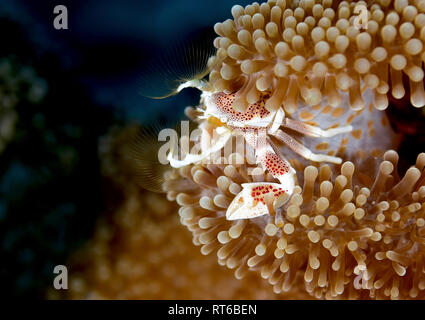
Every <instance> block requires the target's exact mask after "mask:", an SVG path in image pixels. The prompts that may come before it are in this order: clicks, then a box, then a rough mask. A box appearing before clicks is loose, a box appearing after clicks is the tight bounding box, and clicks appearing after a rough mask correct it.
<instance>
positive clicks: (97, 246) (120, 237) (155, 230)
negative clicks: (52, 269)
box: [48, 190, 308, 300]
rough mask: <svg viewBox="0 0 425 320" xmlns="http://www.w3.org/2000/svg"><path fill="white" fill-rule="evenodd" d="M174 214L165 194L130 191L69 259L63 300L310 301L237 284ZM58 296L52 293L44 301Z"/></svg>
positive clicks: (257, 281)
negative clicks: (68, 275) (83, 245)
mask: <svg viewBox="0 0 425 320" xmlns="http://www.w3.org/2000/svg"><path fill="white" fill-rule="evenodd" d="M175 212H176V209H175V204H172V203H170V202H169V201H167V199H166V198H165V196H164V195H159V194H154V193H151V192H143V193H140V191H138V190H133V191H132V192H128V193H127V199H126V201H125V203H123V205H122V206H121V207H120V208H119V209H118V210H117V211H116V212H114V213H113V214H112V216H110V217H103V218H101V219H100V221H99V222H98V224H97V227H96V230H95V233H94V235H93V237H92V239H91V240H90V241H89V242H88V243H87V244H86V246H85V247H84V248H82V249H81V250H80V251H79V252H77V253H75V254H74V255H73V257H72V258H71V259H70V261H69V265H70V272H69V274H70V279H69V290H67V292H66V293H65V295H64V296H63V297H62V298H67V299H90V300H92V299H278V298H279V299H282V298H284V299H285V298H286V299H288V298H289V299H306V298H307V299H308V294H307V293H306V292H305V290H304V288H303V287H302V285H299V286H298V287H297V288H295V290H293V291H292V292H291V293H289V294H286V295H276V294H274V293H273V292H272V291H271V290H269V288H268V285H267V283H265V280H263V279H261V278H260V277H259V276H258V274H255V273H251V274H250V275H248V276H247V278H246V279H244V280H245V281H239V280H237V279H235V278H234V277H233V275H232V272H231V271H230V270H226V268H223V267H220V266H219V265H218V264H217V262H216V259H215V258H214V257H213V256H203V255H202V254H201V253H200V252H199V250H198V248H197V247H195V246H194V245H193V244H192V242H191V241H190V238H191V237H190V233H189V232H188V231H187V230H186V229H185V228H184V227H183V226H182V225H181V224H180V222H179V217H178V215H176V214H175ZM300 280H301V279H300ZM300 284H301V281H300ZM57 294H58V291H56V290H51V291H50V292H49V295H48V298H51V299H54V298H59V296H57Z"/></svg>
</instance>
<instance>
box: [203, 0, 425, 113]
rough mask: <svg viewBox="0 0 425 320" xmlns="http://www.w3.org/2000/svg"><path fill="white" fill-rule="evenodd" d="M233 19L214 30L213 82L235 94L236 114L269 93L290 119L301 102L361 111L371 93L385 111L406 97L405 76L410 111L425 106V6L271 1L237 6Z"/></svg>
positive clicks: (399, 1) (384, 0)
mask: <svg viewBox="0 0 425 320" xmlns="http://www.w3.org/2000/svg"><path fill="white" fill-rule="evenodd" d="M232 15H233V19H228V20H226V21H224V22H223V23H217V24H216V25H215V27H214V29H215V31H216V33H217V34H218V35H219V37H217V38H216V39H215V41H214V45H215V47H216V48H217V53H216V56H215V57H214V58H212V59H211V60H210V66H212V68H213V70H212V71H211V73H210V82H211V84H212V85H213V87H214V88H215V90H217V91H228V92H235V91H237V96H238V97H237V99H236V101H235V103H234V104H233V106H234V107H235V108H236V109H237V110H244V109H245V108H246V107H247V105H248V104H252V103H255V102H256V101H257V100H258V97H259V94H260V92H264V91H267V90H270V91H272V97H271V99H270V100H269V101H268V103H267V105H266V106H267V108H268V109H269V110H275V109H277V108H279V107H280V106H281V105H282V104H283V106H284V108H285V112H287V113H289V114H291V113H293V112H294V111H295V110H297V108H298V104H299V99H298V98H300V99H301V101H303V103H305V104H307V105H309V106H315V105H317V104H319V103H320V102H321V100H322V99H323V98H326V99H327V101H328V103H329V104H330V105H331V106H334V107H336V106H338V105H340V104H341V102H342V101H344V100H345V99H346V98H345V97H344V96H341V94H342V93H346V94H348V99H347V104H349V105H350V106H351V108H353V109H355V110H359V109H361V108H363V107H364V106H365V100H366V99H367V98H366V97H365V96H364V92H365V90H366V89H369V90H370V91H371V92H373V95H374V97H373V102H374V105H375V107H376V108H378V109H380V110H382V109H384V108H386V107H387V106H388V98H387V96H386V94H387V92H388V91H391V93H392V95H393V96H394V97H395V98H397V99H400V98H401V97H403V96H404V95H405V92H406V90H405V87H404V84H403V80H402V77H403V74H404V75H406V76H407V78H408V79H409V87H410V99H411V102H412V104H413V105H414V106H416V107H422V106H424V105H425V91H424V87H423V77H424V72H423V68H422V61H423V60H424V59H425V51H424V47H423V41H424V40H425V31H424V30H425V29H424V27H425V1H423V0H415V1H407V0H395V1H389V0H379V1H368V2H367V3H366V2H365V1H358V2H357V1H341V2H339V1H332V0H322V1H314V0H301V1H292V0H288V1H285V0H269V1H267V2H264V3H262V4H261V5H260V4H258V3H256V2H255V3H253V4H252V5H248V6H246V7H245V8H243V7H242V6H239V5H236V6H234V7H233V8H232ZM359 15H360V16H359ZM390 86H391V87H390ZM366 104H367V103H366Z"/></svg>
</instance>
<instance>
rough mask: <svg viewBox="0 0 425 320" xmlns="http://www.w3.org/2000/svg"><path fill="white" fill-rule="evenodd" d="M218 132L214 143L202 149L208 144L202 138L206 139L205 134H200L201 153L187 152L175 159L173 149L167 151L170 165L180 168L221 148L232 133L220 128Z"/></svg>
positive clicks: (198, 160) (200, 159)
mask: <svg viewBox="0 0 425 320" xmlns="http://www.w3.org/2000/svg"><path fill="white" fill-rule="evenodd" d="M218 131H219V130H218ZM218 133H219V139H218V140H217V141H216V142H215V143H213V144H212V146H211V147H209V148H207V150H205V149H204V148H205V146H207V145H209V144H207V142H206V141H205V140H204V139H207V138H206V137H205V135H203V136H202V140H203V141H201V146H202V147H204V148H202V147H201V150H202V153H201V154H190V153H189V154H187V155H186V157H184V159H182V160H177V159H175V158H174V157H173V150H170V152H169V153H168V156H167V159H168V161H169V162H170V165H171V166H172V167H173V168H181V167H184V166H187V165H189V164H191V163H196V162H200V161H202V160H203V159H205V158H207V157H208V156H209V155H211V154H212V153H214V152H217V151H219V150H221V149H222V148H223V147H224V145H225V144H226V142H227V141H228V140H229V139H230V137H231V136H232V133H231V132H230V131H229V130H222V131H220V132H218ZM204 150H205V151H204Z"/></svg>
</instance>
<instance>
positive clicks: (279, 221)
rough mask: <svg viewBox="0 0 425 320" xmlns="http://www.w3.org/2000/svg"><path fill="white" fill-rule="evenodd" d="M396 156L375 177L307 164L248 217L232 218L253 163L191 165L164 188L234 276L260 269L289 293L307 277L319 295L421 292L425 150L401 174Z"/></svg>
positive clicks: (206, 249)
mask: <svg viewBox="0 0 425 320" xmlns="http://www.w3.org/2000/svg"><path fill="white" fill-rule="evenodd" d="M397 162H398V155H397V153H396V152H394V151H388V152H386V153H385V155H384V160H383V161H382V162H381V163H380V165H379V167H378V169H377V171H376V173H374V174H373V175H370V170H371V169H370V167H369V169H368V170H369V172H367V171H365V170H367V169H366V168H368V167H367V166H365V167H364V168H361V169H360V170H361V171H360V172H355V166H354V164H353V163H351V162H345V163H344V164H343V165H342V166H341V169H340V172H341V173H340V174H339V175H337V176H336V177H333V173H332V170H331V168H330V167H329V166H327V165H325V166H322V167H321V168H320V170H318V169H317V168H316V167H313V166H309V167H307V168H306V169H305V171H304V177H303V179H302V185H303V187H302V188H301V187H297V188H296V191H295V195H294V196H293V197H292V199H291V200H290V202H289V204H288V205H287V206H285V207H284V208H279V206H274V207H273V208H274V209H273V210H272V214H271V215H269V216H262V217H258V218H255V219H250V220H237V221H228V220H226V215H225V212H226V209H227V207H228V206H229V204H230V202H231V201H232V199H233V198H234V197H235V195H237V194H238V193H239V192H240V190H241V186H240V185H241V184H242V183H245V182H252V177H251V176H248V175H247V174H246V172H247V166H246V165H242V166H240V165H227V166H225V165H221V166H220V165H207V166H200V165H192V166H188V167H184V168H181V169H179V170H173V171H171V172H169V174H168V176H167V177H166V179H167V181H166V183H165V185H164V187H165V189H166V190H167V191H168V198H169V199H170V200H176V201H177V203H178V204H179V205H180V206H181V208H180V210H179V214H180V216H181V222H182V223H183V224H184V225H186V226H187V228H188V229H189V230H190V231H192V233H193V235H194V240H195V243H196V244H198V245H202V248H201V251H202V252H203V253H212V252H217V255H218V261H219V263H220V264H221V265H226V266H227V267H229V268H231V269H235V276H236V277H237V278H243V277H244V276H245V275H246V274H248V271H249V270H254V271H257V272H259V273H260V274H261V276H262V277H263V278H265V279H268V282H269V283H270V284H271V285H273V290H274V291H275V292H282V291H283V292H291V290H292V288H293V285H294V284H296V281H295V280H296V279H297V276H299V275H300V274H301V276H302V277H303V279H304V284H305V288H306V290H307V291H308V292H310V294H311V295H312V296H314V297H317V298H327V299H334V298H351V299H353V298H361V299H366V298H375V299H382V298H392V299H414V298H416V299H423V298H424V297H425V275H424V274H423V272H422V269H423V266H424V263H425V256H424V245H425V220H424V218H425V172H424V168H425V154H423V153H422V154H420V155H419V156H418V158H417V162H416V165H415V166H414V167H411V168H410V169H409V170H407V172H406V174H405V175H404V176H403V177H401V178H400V177H399V175H398V172H397ZM229 167H232V170H230V168H229ZM373 176H375V178H374V179H373V178H371V177H373ZM255 181H273V178H272V177H271V176H270V175H269V174H267V175H263V176H261V175H256V176H255ZM295 287H297V286H295Z"/></svg>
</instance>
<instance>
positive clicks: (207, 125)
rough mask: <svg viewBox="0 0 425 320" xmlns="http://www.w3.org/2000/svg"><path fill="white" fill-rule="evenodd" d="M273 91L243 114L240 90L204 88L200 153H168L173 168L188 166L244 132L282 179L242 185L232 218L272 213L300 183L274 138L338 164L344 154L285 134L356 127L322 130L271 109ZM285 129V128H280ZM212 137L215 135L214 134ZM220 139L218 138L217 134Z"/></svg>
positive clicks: (316, 133) (229, 213) (334, 132)
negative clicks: (326, 151)
mask: <svg viewBox="0 0 425 320" xmlns="http://www.w3.org/2000/svg"><path fill="white" fill-rule="evenodd" d="M269 97H270V94H269V93H267V92H265V93H262V94H261V96H260V99H259V100H258V102H257V103H255V104H252V105H249V106H248V107H247V109H246V110H245V111H244V112H239V111H236V110H235V109H234V108H233V107H232V104H233V102H234V100H235V98H236V95H235V94H226V93H224V92H218V93H210V92H204V93H203V94H202V97H201V102H203V103H202V107H201V108H199V109H198V111H199V112H201V116H199V118H200V119H205V120H206V121H203V122H202V123H201V124H200V126H199V127H200V129H201V130H202V134H201V141H200V145H201V153H200V154H196V155H195V154H187V155H186V156H185V157H184V159H182V160H177V159H175V158H174V157H173V152H170V153H169V154H168V160H169V161H170V164H171V166H172V167H175V168H178V167H183V166H186V165H188V164H191V163H196V162H199V161H202V160H203V159H205V158H206V157H208V156H209V155H211V154H212V153H214V152H217V151H219V150H221V149H222V148H223V147H224V146H225V144H226V142H227V141H228V140H229V139H230V138H231V137H232V135H242V136H243V137H244V138H245V141H246V142H247V144H248V145H249V146H251V147H252V148H253V150H254V152H255V159H256V163H257V164H260V165H261V167H262V168H263V169H264V170H267V171H268V172H269V173H270V174H271V175H272V176H273V177H274V178H276V179H277V180H279V183H269V182H261V183H259V182H255V183H245V184H243V185H242V188H243V189H242V191H241V192H240V193H239V194H238V195H237V196H236V197H235V198H234V199H233V201H232V203H231V204H230V206H229V207H228V209H227V212H226V217H227V219H228V220H235V219H249V218H255V217H258V216H262V215H266V214H270V211H271V207H270V206H273V205H276V203H277V204H278V205H279V206H282V205H284V204H285V203H286V202H287V201H288V200H289V199H290V197H291V195H292V193H293V191H294V187H295V170H294V169H293V168H292V167H291V165H290V164H289V162H288V160H287V159H286V158H285V157H284V156H283V155H282V153H281V152H279V151H278V150H277V149H276V147H275V146H274V145H273V143H272V141H271V140H270V137H272V136H273V137H275V138H276V139H278V140H279V141H281V142H283V143H284V144H286V145H287V146H288V147H289V148H290V149H291V150H293V151H294V152H296V153H297V154H299V155H301V156H302V157H304V158H306V159H309V160H312V161H315V162H331V163H336V164H339V163H341V162H342V159H341V158H338V157H334V156H329V155H324V154H315V153H313V152H311V151H310V150H309V149H308V148H307V147H305V146H304V145H303V144H301V143H300V142H298V141H297V140H295V139H294V138H292V137H291V136H290V135H289V134H287V133H286V132H284V131H283V130H282V129H283V128H289V129H292V130H294V131H296V132H299V133H301V134H304V135H308V136H311V137H325V138H326V137H332V136H334V135H337V134H341V133H346V132H350V131H352V127H351V126H345V127H339V128H332V129H328V130H322V129H320V128H319V127H316V126H312V125H309V124H306V123H304V122H301V121H297V120H293V119H291V118H289V117H285V112H284V110H283V108H282V107H280V108H278V109H277V110H275V111H269V110H268V109H267V108H266V106H265V104H266V101H267V99H268V98H269ZM281 128H282V129H281ZM211 137H213V138H211ZM214 137H215V138H214Z"/></svg>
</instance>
